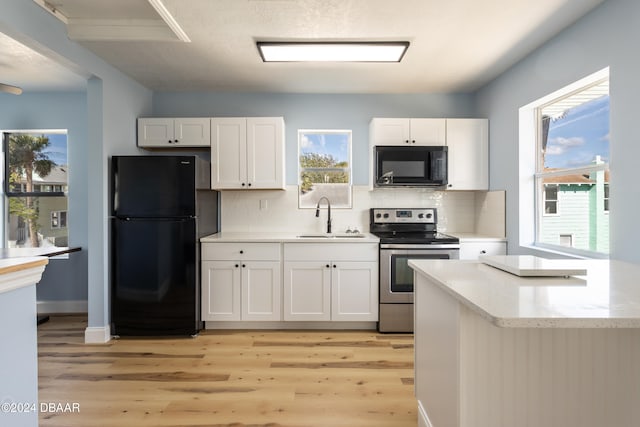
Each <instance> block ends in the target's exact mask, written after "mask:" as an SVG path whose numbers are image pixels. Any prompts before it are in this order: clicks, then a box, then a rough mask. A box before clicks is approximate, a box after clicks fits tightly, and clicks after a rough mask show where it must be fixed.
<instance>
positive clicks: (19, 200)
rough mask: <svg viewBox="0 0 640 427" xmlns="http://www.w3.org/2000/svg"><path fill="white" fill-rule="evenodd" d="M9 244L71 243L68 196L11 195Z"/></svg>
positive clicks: (31, 245)
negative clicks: (69, 239)
mask: <svg viewBox="0 0 640 427" xmlns="http://www.w3.org/2000/svg"><path fill="white" fill-rule="evenodd" d="M8 200H9V226H8V228H7V240H8V246H9V247H20V248H21V247H38V246H68V229H67V198H66V197H9V199H8Z"/></svg>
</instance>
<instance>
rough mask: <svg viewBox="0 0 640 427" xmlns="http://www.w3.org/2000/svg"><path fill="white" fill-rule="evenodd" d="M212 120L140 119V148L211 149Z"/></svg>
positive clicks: (200, 118) (198, 118)
mask: <svg viewBox="0 0 640 427" xmlns="http://www.w3.org/2000/svg"><path fill="white" fill-rule="evenodd" d="M210 145H211V119H210V118H208V117H182V118H139V119H138V147H142V148H176V147H177V148H179V147H209V146H210Z"/></svg>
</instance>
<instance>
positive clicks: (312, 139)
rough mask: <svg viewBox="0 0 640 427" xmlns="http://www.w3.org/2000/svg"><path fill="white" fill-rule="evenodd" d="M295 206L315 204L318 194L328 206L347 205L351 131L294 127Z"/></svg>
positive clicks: (305, 206)
mask: <svg viewBox="0 0 640 427" xmlns="http://www.w3.org/2000/svg"><path fill="white" fill-rule="evenodd" d="M298 155H299V157H298V159H299V174H298V188H299V191H298V206H299V207H300V208H315V207H316V204H317V203H318V201H319V200H320V198H321V197H326V198H327V199H329V200H330V202H331V207H337V208H350V207H351V131H350V130H299V131H298Z"/></svg>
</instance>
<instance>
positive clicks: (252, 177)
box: [247, 117, 284, 189]
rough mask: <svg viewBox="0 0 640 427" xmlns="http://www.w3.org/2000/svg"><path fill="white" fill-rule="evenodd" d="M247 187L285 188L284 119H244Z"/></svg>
mask: <svg viewBox="0 0 640 427" xmlns="http://www.w3.org/2000/svg"><path fill="white" fill-rule="evenodd" d="M247 186H248V187H249V188H250V189H264V188H271V189H284V121H283V119H282V118H281V117H249V118H247Z"/></svg>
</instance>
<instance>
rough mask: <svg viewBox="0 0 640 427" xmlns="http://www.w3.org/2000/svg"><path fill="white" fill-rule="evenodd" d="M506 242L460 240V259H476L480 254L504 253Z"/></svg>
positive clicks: (505, 252) (505, 251)
mask: <svg viewBox="0 0 640 427" xmlns="http://www.w3.org/2000/svg"><path fill="white" fill-rule="evenodd" d="M506 254H507V242H460V259H468V260H477V259H478V257H479V256H481V255H506Z"/></svg>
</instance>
